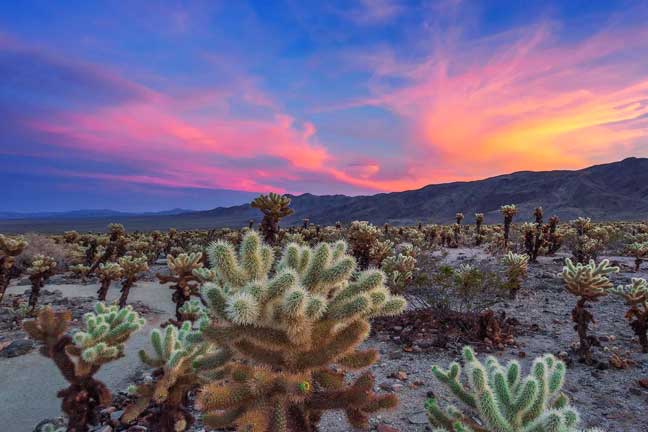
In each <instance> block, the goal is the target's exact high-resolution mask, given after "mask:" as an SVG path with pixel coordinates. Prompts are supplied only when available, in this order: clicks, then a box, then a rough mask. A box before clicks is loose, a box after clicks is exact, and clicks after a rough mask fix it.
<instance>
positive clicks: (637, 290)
mask: <svg viewBox="0 0 648 432" xmlns="http://www.w3.org/2000/svg"><path fill="white" fill-rule="evenodd" d="M609 292H610V293H611V294H614V295H618V296H620V297H622V298H623V299H624V300H625V302H626V304H627V305H628V306H629V309H628V310H627V312H626V313H625V317H626V319H627V320H628V321H630V327H631V328H632V330H633V331H634V332H635V334H636V335H637V337H638V338H639V344H640V345H641V349H642V351H643V352H645V353H647V352H648V335H647V334H646V333H647V332H648V282H646V280H645V279H641V278H632V283H630V284H627V285H618V286H617V287H616V288H610V289H609Z"/></svg>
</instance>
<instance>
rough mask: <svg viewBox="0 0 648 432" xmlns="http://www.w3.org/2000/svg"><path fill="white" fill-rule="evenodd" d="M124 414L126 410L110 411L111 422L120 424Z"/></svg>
mask: <svg viewBox="0 0 648 432" xmlns="http://www.w3.org/2000/svg"><path fill="white" fill-rule="evenodd" d="M123 415H124V410H119V411H114V412H112V413H110V422H111V423H112V424H114V425H118V424H120V421H119V419H120V418H121V416H123Z"/></svg>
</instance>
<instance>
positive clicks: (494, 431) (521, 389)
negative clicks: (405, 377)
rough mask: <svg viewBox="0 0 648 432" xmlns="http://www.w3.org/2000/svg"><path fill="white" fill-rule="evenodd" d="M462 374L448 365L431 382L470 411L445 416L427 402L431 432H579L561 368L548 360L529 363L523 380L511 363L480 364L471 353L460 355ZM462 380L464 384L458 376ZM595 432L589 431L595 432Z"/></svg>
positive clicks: (457, 367) (492, 361) (546, 357)
mask: <svg viewBox="0 0 648 432" xmlns="http://www.w3.org/2000/svg"><path fill="white" fill-rule="evenodd" d="M463 363H464V365H463V368H462V366H461V365H460V364H459V363H456V362H454V363H452V364H451V365H450V367H449V368H448V369H447V370H445V369H442V368H440V367H438V366H433V367H432V373H433V374H434V376H435V377H436V378H437V379H438V380H439V382H441V383H442V384H444V385H445V386H447V387H448V389H449V390H450V391H451V392H452V394H453V395H454V396H456V397H457V398H458V399H459V400H460V401H461V403H462V404H463V405H464V406H465V407H466V408H467V409H468V410H469V412H468V413H464V412H463V411H462V410H461V409H459V408H458V407H456V406H450V407H449V408H447V409H446V410H443V409H441V408H440V407H439V405H438V403H437V400H436V399H434V398H432V399H428V401H427V403H426V409H427V413H428V418H429V420H430V423H432V425H433V426H435V427H436V429H434V431H435V432H504V431H506V432H578V431H581V429H579V428H578V424H579V415H578V411H576V409H575V408H574V407H572V406H571V405H570V402H569V399H568V398H567V396H566V395H565V394H564V393H563V392H562V391H561V390H562V387H563V383H564V379H565V369H566V368H565V364H564V363H563V362H562V361H560V360H558V359H557V358H556V357H554V356H553V355H551V354H545V355H544V356H542V357H538V358H536V359H535V360H534V361H533V365H532V366H531V373H530V374H529V375H527V376H526V377H524V376H523V375H522V371H521V366H520V364H519V362H517V361H516V360H511V361H510V362H508V363H507V364H506V365H502V364H500V363H499V361H498V360H497V359H496V358H495V357H492V356H490V357H488V358H487V359H486V362H485V363H482V362H480V361H479V360H478V359H477V357H476V356H475V352H474V351H473V350H472V349H471V348H470V347H465V348H464V349H463ZM462 372H463V375H465V378H464V377H463V376H462ZM594 431H595V430H590V432H594Z"/></svg>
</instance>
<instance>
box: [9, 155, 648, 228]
mask: <svg viewBox="0 0 648 432" xmlns="http://www.w3.org/2000/svg"><path fill="white" fill-rule="evenodd" d="M289 196H290V198H291V199H292V203H291V207H292V208H293V209H294V210H295V213H294V214H293V215H291V216H290V217H287V218H285V219H284V220H283V221H282V223H283V224H284V225H291V224H300V223H301V221H302V219H304V218H308V219H310V221H311V222H313V223H317V224H334V223H335V222H337V221H340V222H343V223H346V222H350V221H353V220H368V221H371V222H373V223H375V224H382V223H391V224H414V223H417V222H418V221H423V222H433V223H448V222H453V220H454V215H455V213H456V212H463V213H464V214H465V215H466V222H470V221H472V218H473V214H474V213H477V212H480V213H484V214H485V217H486V222H487V223H488V222H500V219H501V217H500V215H499V208H500V206H501V205H504V204H516V205H517V206H518V208H519V216H518V220H531V218H532V212H533V209H534V208H535V207H538V206H542V207H543V208H544V210H545V215H546V216H550V215H557V216H559V217H560V218H561V219H562V220H569V219H573V218H576V217H578V216H586V217H591V218H592V219H594V220H642V219H645V218H646V216H647V215H648V159H647V158H628V159H624V160H622V161H619V162H612V163H608V164H602V165H595V166H591V167H589V168H585V169H581V170H571V171H570V170H554V171H537V172H536V171H519V172H515V173H511V174H505V175H499V176H496V177H491V178H487V179H483V180H476V181H464V182H452V183H444V184H435V185H428V186H425V187H422V188H420V189H417V190H410V191H403V192H392V193H381V194H376V195H366V196H353V197H352V196H346V195H322V196H317V195H312V194H308V193H307V194H302V195H297V196H294V195H289ZM89 212H90V213H91V212H95V213H91V214H88V213H89ZM102 212H105V213H104V214H101V213H102ZM0 219H5V220H0V232H26V231H44V232H58V231H62V230H66V229H77V230H79V231H85V230H92V231H96V230H103V229H104V228H105V226H106V225H107V224H108V223H109V222H120V223H123V224H124V225H125V226H126V228H127V229H130V230H135V229H139V230H152V229H166V228H169V227H176V228H178V229H198V228H214V227H223V226H229V227H240V226H243V225H245V224H247V221H248V220H250V219H253V220H255V221H259V220H260V219H261V216H260V213H259V211H258V210H257V209H253V208H251V207H250V205H249V204H244V205H238V206H233V207H219V208H215V209H213V210H206V211H185V210H182V209H174V210H170V211H168V212H162V213H156V214H128V213H127V214H124V213H120V212H114V213H110V211H108V210H100V211H97V210H95V211H81V212H70V213H66V214H58V215H51V214H50V215H49V216H47V217H45V216H43V215H41V216H32V217H23V218H15V217H13V218H7V217H4V218H3V217H2V215H1V214H0Z"/></svg>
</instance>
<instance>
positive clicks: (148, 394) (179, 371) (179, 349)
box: [121, 302, 210, 432]
mask: <svg viewBox="0 0 648 432" xmlns="http://www.w3.org/2000/svg"><path fill="white" fill-rule="evenodd" d="M188 304H190V303H189V302H188V303H185V306H186V305H188ZM195 338H196V336H195V335H194V331H193V330H192V328H191V323H190V322H189V321H186V322H184V323H183V324H182V326H181V327H180V328H178V327H176V326H174V325H168V326H166V327H165V329H164V331H161V330H158V329H154V330H153V331H151V339H150V340H151V345H152V346H153V349H154V352H155V354H154V355H152V356H151V355H150V354H148V353H147V352H146V351H145V350H140V351H139V356H140V360H141V361H142V362H143V363H144V364H146V365H147V366H150V367H153V368H155V370H154V371H153V381H152V382H146V383H143V384H141V385H138V386H137V387H134V388H132V389H130V392H131V393H134V394H135V395H137V400H136V401H135V402H134V403H133V404H131V405H129V406H128V407H127V408H126V410H125V412H124V415H123V416H122V418H121V422H122V423H130V422H132V421H133V420H135V419H136V418H137V417H139V416H140V415H141V414H142V413H143V412H144V411H145V410H146V409H148V408H149V407H150V406H151V405H154V406H156V408H157V409H156V410H153V411H152V412H153V415H152V416H149V417H148V420H149V422H150V423H151V425H152V426H153V427H154V430H156V431H160V432H182V431H184V430H186V429H187V428H188V427H189V426H191V425H192V424H193V422H194V418H193V415H192V414H191V412H190V411H189V410H188V409H187V408H186V407H187V405H188V399H189V398H188V393H189V391H191V390H192V389H193V388H195V387H196V386H197V385H198V384H199V383H200V379H199V376H198V374H197V372H196V370H195V369H194V363H195V362H196V360H198V359H199V358H200V357H201V356H203V355H205V354H207V353H209V351H210V346H209V344H207V343H204V342H197V343H196V342H194V341H193V339H195Z"/></svg>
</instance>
